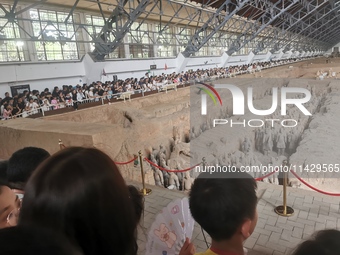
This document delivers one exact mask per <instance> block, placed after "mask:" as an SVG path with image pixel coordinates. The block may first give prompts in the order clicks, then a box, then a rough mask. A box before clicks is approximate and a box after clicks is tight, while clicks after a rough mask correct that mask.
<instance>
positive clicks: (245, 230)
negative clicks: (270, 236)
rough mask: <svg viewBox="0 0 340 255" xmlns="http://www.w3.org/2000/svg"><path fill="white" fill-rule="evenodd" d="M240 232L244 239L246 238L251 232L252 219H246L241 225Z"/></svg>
mask: <svg viewBox="0 0 340 255" xmlns="http://www.w3.org/2000/svg"><path fill="white" fill-rule="evenodd" d="M241 233H242V236H243V238H244V239H247V238H248V237H249V236H250V235H251V234H252V221H251V220H250V219H246V220H245V221H244V222H243V224H242V226H241Z"/></svg>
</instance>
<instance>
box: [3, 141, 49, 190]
mask: <svg viewBox="0 0 340 255" xmlns="http://www.w3.org/2000/svg"><path fill="white" fill-rule="evenodd" d="M49 156H50V154H49V153H48V152H47V151H46V150H44V149H42V148H37V147H25V148H23V149H20V150H18V151H16V152H14V153H13V155H12V156H11V157H10V159H9V160H8V167H7V180H8V182H10V183H12V184H13V187H12V188H16V189H23V188H24V187H23V186H24V185H25V183H26V182H27V181H28V179H29V177H30V176H31V174H32V173H33V171H34V170H35V169H36V168H37V167H38V166H39V164H40V163H41V162H43V161H44V160H45V159H46V158H48V157H49ZM16 184H18V185H16Z"/></svg>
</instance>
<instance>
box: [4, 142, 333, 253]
mask: <svg viewBox="0 0 340 255" xmlns="http://www.w3.org/2000/svg"><path fill="white" fill-rule="evenodd" d="M117 146H119V145H117ZM94 170H95V171H94ZM221 174H223V176H221ZM222 177H223V178H222ZM256 189H257V183H256V181H255V179H254V178H253V177H251V176H250V175H249V174H248V173H245V172H242V171H236V172H227V173H217V172H215V173H214V174H213V175H212V173H201V175H200V176H199V177H198V178H197V179H195V181H194V183H193V186H192V188H191V191H190V193H189V207H190V209H189V208H187V209H186V210H190V212H188V213H191V215H192V216H193V218H194V219H195V221H196V222H197V223H198V224H199V225H200V226H201V227H202V229H203V230H205V231H206V232H207V233H208V234H209V236H210V237H211V239H212V241H211V244H210V246H209V247H208V249H207V251H206V252H203V253H200V254H201V255H227V254H228V255H245V254H246V251H245V249H244V248H243V243H244V241H245V240H247V239H248V238H249V237H250V236H251V235H252V233H253V232H254V230H255V228H256V224H257V219H258V214H261V213H262V212H261V211H259V212H257V203H258V197H257V193H256ZM169 192H170V191H169ZM226 198H227V199H226ZM143 199H144V198H143V196H142V195H141V193H140V192H139V190H138V189H137V188H136V187H134V186H128V185H127V184H126V182H125V180H124V179H123V177H122V175H121V173H120V171H119V169H118V167H117V165H116V164H115V163H114V162H113V161H112V159H111V158H110V157H109V156H108V155H107V154H105V153H104V152H102V151H100V150H98V149H95V148H83V147H68V148H65V149H63V150H61V151H59V152H57V153H55V154H53V155H50V154H49V153H48V152H47V151H46V150H44V149H42V148H36V147H26V148H23V149H20V150H18V151H16V152H15V153H14V154H13V155H12V156H11V157H10V159H9V160H8V161H3V162H0V253H1V254H2V255H13V254H15V255H24V254H34V255H44V254H49V255H98V254H109V255H115V254H117V255H121V254H124V255H137V254H140V253H138V245H137V229H138V228H137V226H138V225H139V222H140V221H141V218H142V215H143V210H144V202H143ZM179 209H180V208H179ZM182 209H183V208H182ZM260 217H261V215H260ZM265 217H266V216H265ZM186 220H187V219H186V218H185V219H184V222H182V223H181V224H186ZM170 226H171V223H170ZM276 228H277V229H278V228H279V226H278V227H276ZM334 228H335V226H334ZM203 230H202V231H203ZM169 233H170V234H171V236H170V234H169ZM151 236H153V235H149V236H148V238H150V237H151ZM159 236H160V241H161V242H165V243H166V245H168V247H169V244H172V243H171V242H170V241H169V239H170V238H172V237H173V234H172V232H169V231H165V230H164V231H163V230H162V232H161V233H160V235H159ZM304 239H305V237H304ZM171 240H172V239H171ZM174 240H175V239H174ZM339 240H340V231H338V230H336V229H327V230H322V231H320V232H317V233H315V235H313V236H312V238H310V240H307V241H305V240H304V242H303V243H301V244H300V245H299V246H298V247H297V248H296V249H295V250H294V251H293V253H292V254H293V255H338V254H340V242H339ZM179 241H182V240H179ZM183 241H184V240H183ZM286 243H289V242H286ZM181 244H182V247H178V248H179V249H178V253H176V255H177V254H179V255H193V254H195V246H194V245H193V243H191V241H190V240H189V239H186V240H185V242H184V244H183V242H181ZM255 247H256V246H255ZM163 254H164V252H163ZM168 254H170V253H168ZM171 254H172V253H171ZM286 254H287V253H286Z"/></svg>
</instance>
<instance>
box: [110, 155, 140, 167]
mask: <svg viewBox="0 0 340 255" xmlns="http://www.w3.org/2000/svg"><path fill="white" fill-rule="evenodd" d="M137 158H138V157H135V158H133V159H131V160H129V161H128V162H114V163H115V164H116V165H127V164H130V163H131V162H133V161H135V160H136V159H137Z"/></svg>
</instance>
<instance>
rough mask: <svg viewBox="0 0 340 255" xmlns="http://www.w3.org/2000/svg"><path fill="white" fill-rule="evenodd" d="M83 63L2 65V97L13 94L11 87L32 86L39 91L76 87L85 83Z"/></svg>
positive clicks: (0, 66) (0, 80)
mask: <svg viewBox="0 0 340 255" xmlns="http://www.w3.org/2000/svg"><path fill="white" fill-rule="evenodd" d="M84 78H85V70H84V65H83V63H82V62H79V61H78V62H59V63H20V64H19V63H18V64H7V65H0V97H3V96H4V94H5V92H11V89H10V85H13V86H15V85H23V84H30V87H31V90H32V89H37V90H39V91H42V90H44V89H45V88H49V89H50V90H51V89H52V88H53V87H54V86H59V87H60V86H62V85H76V84H79V83H82V82H85V81H84Z"/></svg>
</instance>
